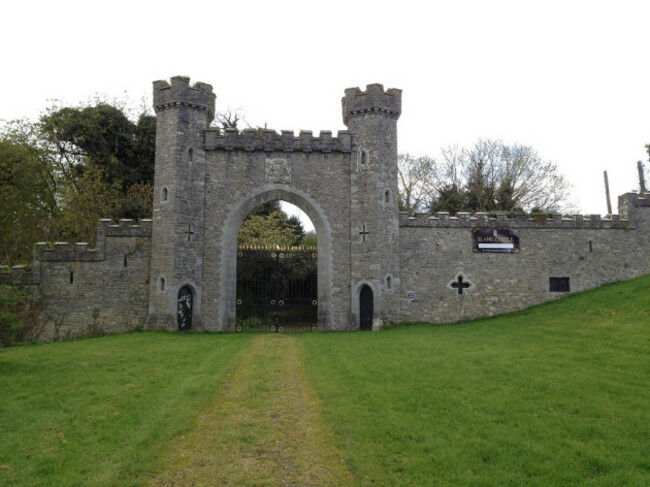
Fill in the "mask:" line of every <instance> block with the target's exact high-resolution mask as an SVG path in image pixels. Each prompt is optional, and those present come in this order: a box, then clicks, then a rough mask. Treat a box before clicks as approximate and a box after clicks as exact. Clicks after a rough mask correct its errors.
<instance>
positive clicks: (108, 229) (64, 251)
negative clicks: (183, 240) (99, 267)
mask: <svg viewBox="0 0 650 487" xmlns="http://www.w3.org/2000/svg"><path fill="white" fill-rule="evenodd" d="M151 225H152V222H151V220H148V219H147V220H141V221H140V222H139V223H134V220H131V219H122V220H119V221H118V222H113V220H108V219H104V220H99V224H98V227H97V246H96V248H91V247H90V244H89V243H88V242H76V243H74V244H72V243H70V242H54V243H53V244H49V243H47V242H38V243H37V244H35V245H34V260H35V261H43V262H74V261H77V262H89V261H98V260H103V259H104V245H105V240H106V237H136V238H138V237H144V238H147V237H151V230H152V228H151Z"/></svg>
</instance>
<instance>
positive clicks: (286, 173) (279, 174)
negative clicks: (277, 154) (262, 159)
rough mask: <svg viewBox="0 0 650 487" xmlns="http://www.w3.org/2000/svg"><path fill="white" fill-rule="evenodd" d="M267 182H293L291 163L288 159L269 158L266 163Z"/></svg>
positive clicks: (265, 177) (265, 178)
mask: <svg viewBox="0 0 650 487" xmlns="http://www.w3.org/2000/svg"><path fill="white" fill-rule="evenodd" d="M264 182H265V183H266V184H291V165H290V164H289V161H287V160H286V159H267V160H266V164H265V165H264Z"/></svg>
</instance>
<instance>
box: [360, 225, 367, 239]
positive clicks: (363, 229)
mask: <svg viewBox="0 0 650 487" xmlns="http://www.w3.org/2000/svg"><path fill="white" fill-rule="evenodd" d="M359 235H361V241H362V242H365V241H366V235H369V232H368V231H367V230H366V226H365V225H362V229H361V231H360V232H359Z"/></svg>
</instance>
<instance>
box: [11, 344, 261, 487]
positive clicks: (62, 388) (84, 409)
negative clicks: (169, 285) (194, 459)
mask: <svg viewBox="0 0 650 487" xmlns="http://www.w3.org/2000/svg"><path fill="white" fill-rule="evenodd" d="M233 338H234V337H232V336H224V335H221V336H219V335H190V334H184V335H180V334H165V333H139V334H130V335H121V336H107V337H101V338H93V339H87V340H79V341H73V342H67V343H57V344H51V345H37V346H27V347H17V348H12V349H7V350H4V351H2V352H0V485H2V486H21V487H24V486H118V485H119V486H129V485H141V484H142V482H143V479H144V478H145V477H146V476H147V475H148V474H150V472H152V471H153V470H155V461H156V458H157V457H158V456H159V455H160V454H161V452H162V451H164V450H165V447H166V445H167V444H168V443H169V442H170V441H171V440H172V439H173V438H175V437H177V436H178V435H180V434H182V433H184V432H186V431H188V430H190V429H191V428H193V427H194V426H195V422H196V418H197V416H198V414H199V413H200V411H201V408H202V407H204V405H205V404H207V403H209V402H210V400H211V399H212V398H213V397H214V394H215V391H216V390H217V388H218V387H219V385H220V384H221V381H222V380H223V378H224V377H225V374H226V373H227V372H228V371H230V370H231V369H232V367H233V366H234V364H235V362H236V359H237V358H238V356H239V355H240V353H241V352H242V351H243V350H244V349H245V348H246V346H247V345H248V343H249V342H250V339H249V337H237V339H233Z"/></svg>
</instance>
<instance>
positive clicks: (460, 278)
mask: <svg viewBox="0 0 650 487" xmlns="http://www.w3.org/2000/svg"><path fill="white" fill-rule="evenodd" d="M451 287H453V288H454V289H457V290H458V294H463V289H467V288H469V287H472V284H471V283H468V282H463V276H458V280H457V281H454V282H452V283H451Z"/></svg>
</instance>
